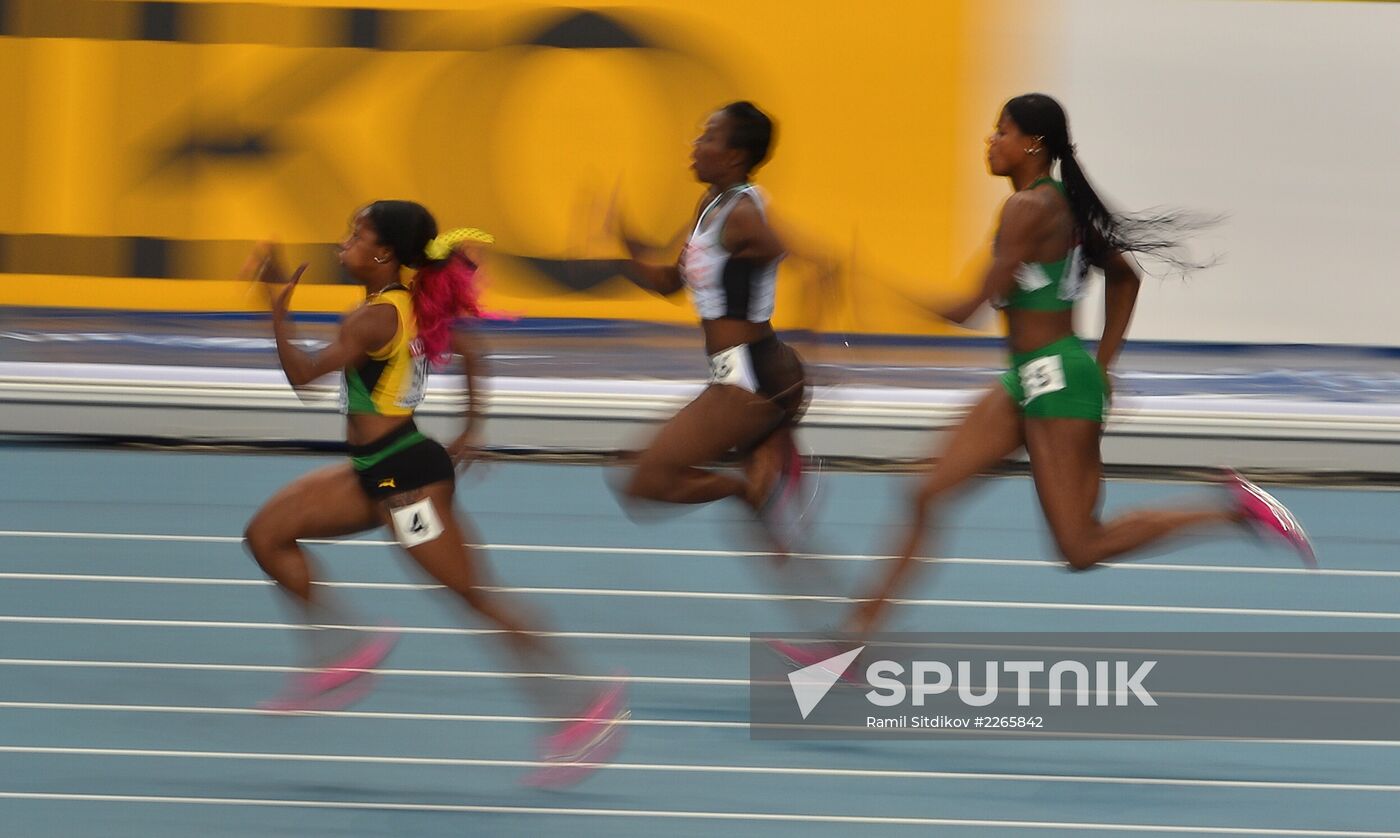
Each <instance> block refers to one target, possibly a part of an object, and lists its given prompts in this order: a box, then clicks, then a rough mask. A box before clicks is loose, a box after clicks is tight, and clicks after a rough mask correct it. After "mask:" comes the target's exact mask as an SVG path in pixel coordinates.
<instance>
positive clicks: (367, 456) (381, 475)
mask: <svg viewBox="0 0 1400 838" xmlns="http://www.w3.org/2000/svg"><path fill="white" fill-rule="evenodd" d="M473 234H475V235H476V236H478V237H480V235H481V234H479V233H478V232H477V231H470V230H461V231H453V232H451V233H447V234H445V235H443V236H438V232H437V222H436V221H434V219H433V217H432V215H430V214H429V213H428V211H427V210H426V209H424V208H423V207H422V206H420V205H419V204H416V203H412V202H409V201H376V202H374V203H372V204H370V205H369V206H367V207H365V208H364V209H362V210H360V211H359V213H358V214H357V215H356V216H355V218H354V222H353V228H352V230H351V232H350V235H349V237H348V238H347V239H346V240H345V241H344V243H343V244H342V245H341V247H340V262H341V264H342V265H344V266H345V269H346V271H347V272H348V273H349V275H350V276H351V277H353V278H354V279H355V280H357V281H358V282H360V283H362V284H363V285H364V286H365V301H364V303H363V304H362V305H360V306H359V307H358V308H356V309H355V310H353V311H351V312H350V313H349V314H347V315H346V316H345V319H344V321H343V322H342V323H341V326H340V330H339V333H338V334H337V335H336V337H335V339H334V340H333V341H332V342H331V344H330V345H329V346H328V347H326V348H325V349H324V350H322V351H321V352H319V353H317V354H314V355H313V354H309V353H307V352H305V351H303V350H302V349H300V348H298V347H297V346H296V344H295V338H294V334H293V328H292V323H291V321H290V319H289V318H288V316H287V312H288V308H289V306H290V303H291V298H292V294H293V292H294V291H295V290H296V284H297V280H298V279H299V278H300V277H301V274H302V272H303V271H304V270H305V268H306V266H305V265H302V266H301V267H300V268H298V269H297V271H296V272H295V273H294V274H293V275H292V277H291V279H290V280H288V281H287V282H286V283H285V285H283V286H282V287H281V288H280V290H279V289H277V288H276V287H275V285H274V283H275V284H281V282H282V277H283V274H282V269H281V265H280V264H279V260H278V258H277V254H276V252H275V251H274V250H273V249H271V248H270V247H265V248H263V249H262V250H261V252H260V253H259V254H258V256H259V257H260V258H261V269H260V270H261V274H262V278H263V279H264V280H265V281H266V282H267V283H269V284H268V285H266V288H267V289H268V295H269V300H270V303H271V307H272V323H273V331H274V333H275V335H276V339H277V355H278V359H279V361H280V362H281V365H282V369H283V370H284V371H285V372H286V375H287V380H288V381H289V382H290V383H291V385H292V386H293V387H301V386H303V385H306V384H309V383H311V382H313V381H315V380H317V379H319V378H321V377H322V376H326V375H330V374H333V373H335V374H339V376H340V378H341V387H342V389H341V409H342V411H343V412H344V413H345V431H346V441H347V442H348V444H349V449H350V451H349V453H350V458H349V461H348V462H346V463H344V464H341V465H337V466H328V467H326V468H324V469H321V470H320V471H316V472H313V473H311V474H308V475H306V476H305V477H302V478H301V479H299V480H297V481H295V482H294V483H292V484H291V485H289V486H287V487H286V488H284V489H283V490H282V491H280V492H279V493H277V494H276V495H275V496H273V498H272V499H271V500H269V501H268V502H267V503H266V504H264V505H263V507H262V508H261V509H260V510H258V512H257V514H256V515H254V516H253V519H252V521H251V522H250V523H249V524H248V528H247V531H246V533H245V536H244V540H245V543H246V544H247V547H248V549H249V551H250V552H251V553H252V554H253V557H254V558H255V559H256V560H257V562H258V564H259V565H260V566H261V567H262V569H263V570H264V571H265V572H266V573H267V574H268V576H270V577H272V579H273V580H275V581H276V582H277V584H278V586H279V587H280V588H281V589H282V590H284V591H286V592H287V593H288V594H290V597H291V599H292V600H293V601H294V602H295V603H296V605H297V606H298V608H299V610H300V612H301V614H302V616H303V618H304V620H305V622H306V623H307V624H308V625H309V626H311V627H321V628H320V629H319V630H313V631H311V632H309V634H310V635H311V636H312V638H313V644H312V645H313V648H312V657H313V665H314V670H313V671H311V672H310V673H308V674H305V675H299V676H297V677H295V678H294V679H293V680H292V682H291V685H290V689H289V691H288V692H287V694H286V695H285V696H283V697H281V698H279V699H276V700H274V701H272V702H269V703H268V705H266V706H267V708H268V709H273V710H296V709H314V708H325V707H334V706H343V705H344V704H346V703H348V702H349V701H353V700H354V699H356V698H358V697H360V695H362V694H363V693H364V692H366V691H367V686H366V685H367V683H368V679H366V678H363V677H362V676H365V675H367V674H368V673H369V672H370V671H371V670H373V669H374V668H375V667H376V666H378V665H379V664H380V663H381V662H382V661H383V660H384V658H385V657H386V656H387V655H388V654H389V652H390V650H391V649H392V647H393V643H394V638H393V635H392V633H390V632H379V633H375V634H371V635H369V637H368V639H360V638H363V637H364V635H362V634H359V633H356V632H353V631H346V630H343V629H335V628H325V627H336V626H353V625H355V621H354V620H353V619H351V618H348V617H347V616H346V615H345V614H344V613H343V611H341V609H339V608H338V607H337V606H336V605H335V604H334V603H333V602H332V601H331V600H330V599H329V597H328V596H327V592H326V590H325V589H324V588H323V587H313V585H312V570H311V563H310V561H309V558H308V556H307V554H306V552H305V551H304V550H303V549H302V547H301V545H300V544H299V543H298V540H299V539H304V538H332V537H337V536H345V535H350V534H352V533H358V532H361V531H364V530H369V529H372V528H375V527H378V526H381V525H384V526H387V527H389V528H390V529H391V530H392V531H393V533H394V536H395V538H396V539H397V540H398V542H399V544H400V545H401V546H402V547H403V549H404V550H405V551H406V552H407V553H408V555H409V556H410V557H412V559H413V560H414V561H415V562H417V563H418V565H419V566H421V567H422V568H423V570H424V571H426V572H427V573H428V574H429V575H430V576H432V577H433V578H434V579H436V580H437V581H438V582H441V583H442V584H443V585H444V586H446V587H447V588H448V589H449V590H450V591H451V592H452V593H454V594H456V595H457V597H459V598H460V600H461V603H462V604H463V605H464V606H466V607H467V609H468V610H470V611H474V612H475V613H476V614H478V615H479V616H481V617H483V618H485V619H486V620H487V621H488V622H489V623H491V624H493V625H494V626H495V627H497V628H498V629H500V630H501V631H502V632H503V637H504V638H505V639H506V641H507V643H508V645H509V647H510V651H511V652H512V653H513V654H514V656H515V658H516V659H517V661H518V662H519V663H520V664H521V668H522V671H524V672H561V671H563V670H561V669H558V668H549V667H550V666H551V665H554V666H557V665H559V664H560V663H562V661H561V660H560V659H559V658H558V656H557V655H555V654H554V653H553V650H552V649H550V648H546V646H545V645H544V643H543V641H542V640H541V639H540V637H539V636H538V635H537V634H535V633H534V632H532V631H530V630H528V629H527V627H526V625H525V623H524V622H522V620H521V619H520V618H519V617H518V615H517V614H515V613H513V612H512V611H510V610H507V609H506V608H505V607H503V605H502V603H501V602H500V601H499V600H498V599H497V598H496V597H494V596H492V595H489V594H488V593H487V592H485V591H483V590H482V587H481V586H482V585H484V584H487V583H486V581H485V580H484V579H483V573H484V569H483V568H481V567H480V566H479V565H478V563H477V562H476V560H475V559H474V557H473V555H472V553H471V551H470V550H469V549H468V548H467V547H466V546H465V544H464V542H465V541H466V540H467V537H466V536H467V534H468V533H469V527H468V525H467V524H466V522H465V521H463V520H459V518H458V517H457V515H456V514H455V512H454V509H453V502H452V497H453V490H454V488H455V482H456V481H455V473H454V465H455V466H461V467H464V466H466V465H467V464H469V463H470V461H471V459H472V457H473V456H474V454H475V452H476V439H477V433H478V429H479V417H480V409H479V404H478V402H479V401H480V399H479V396H478V388H477V380H478V370H477V366H478V356H477V352H476V350H475V348H474V347H473V345H472V339H471V336H470V335H469V333H467V332H465V331H462V330H457V331H455V332H454V330H453V329H452V326H453V323H454V321H455V320H456V318H458V317H459V316H472V315H477V314H479V309H478V306H477V292H476V285H475V274H476V264H475V263H474V262H473V261H471V259H470V258H468V257H467V256H466V255H465V254H464V253H462V252H460V251H459V250H458V245H460V244H462V243H463V242H469V241H471V240H472V237H473ZM405 268H407V269H410V270H413V271H415V273H414V274H413V276H412V278H411V280H407V281H406V280H405V277H404V275H403V273H404V269H405ZM454 349H455V350H456V352H457V353H458V354H460V355H461V356H462V359H463V371H464V372H465V374H466V379H467V387H468V408H467V416H466V428H465V430H464V431H463V432H462V434H461V435H460V436H458V437H457V438H456V439H455V440H454V441H453V442H452V444H451V445H449V446H448V447H447V448H446V449H444V448H443V447H442V446H441V445H439V444H438V443H436V442H434V441H433V440H431V439H429V438H428V437H426V436H424V435H423V434H422V433H421V432H420V431H419V430H418V428H417V427H416V426H415V425H414V422H413V411H414V408H415V407H417V406H418V404H419V402H421V401H422V399H423V395H424V391H425V389H426V387H427V379H428V369H429V364H430V363H431V362H434V361H442V360H446V359H447V357H448V356H449V354H450V351H451V350H454ZM523 680H525V681H527V682H528V681H530V680H531V679H523ZM563 689H564V684H563V683H562V682H560V683H558V684H556V685H554V687H553V688H551V689H550V690H549V693H550V694H549V695H548V696H542V695H536V696H534V697H535V698H536V699H538V700H540V701H541V702H542V703H543V704H544V705H545V707H544V709H546V710H548V711H550V712H551V713H556V714H558V715H560V716H563V717H566V718H570V717H571V718H573V719H574V720H573V721H571V722H568V723H565V724H563V725H562V727H561V728H560V730H559V731H558V732H556V733H555V734H553V735H552V736H549V737H547V738H546V739H545V741H544V744H543V748H542V750H543V753H544V756H545V758H546V760H548V761H549V762H550V763H551V766H550V767H548V768H546V769H545V770H543V771H541V772H539V773H538V774H537V775H535V776H534V777H532V778H531V779H532V781H538V782H540V783H544V784H552V783H555V782H568V781H570V780H572V779H576V778H578V777H581V776H582V774H584V773H586V772H587V765H585V766H583V768H582V769H580V767H579V764H580V763H585V764H588V763H596V762H597V761H598V760H600V759H605V758H607V756H609V755H610V754H611V753H613V752H615V751H616V748H617V745H618V736H617V735H616V734H617V733H618V724H617V723H618V721H619V720H620V719H621V718H622V717H623V716H625V715H626V709H625V707H624V704H623V696H622V690H621V687H620V686H613V687H610V688H609V689H606V690H604V691H603V692H602V694H601V695H598V696H596V697H594V698H593V700H592V701H591V702H588V701H587V700H586V699H585V700H581V701H578V703H576V704H572V706H570V704H569V702H568V699H566V698H565V697H564V696H562V695H561V692H562V690H563ZM550 704H552V705H553V706H550ZM585 706H586V709H583V708H584V707H585ZM581 709H583V712H581V713H580V712H577V711H579V710H581ZM570 711H573V712H570Z"/></svg>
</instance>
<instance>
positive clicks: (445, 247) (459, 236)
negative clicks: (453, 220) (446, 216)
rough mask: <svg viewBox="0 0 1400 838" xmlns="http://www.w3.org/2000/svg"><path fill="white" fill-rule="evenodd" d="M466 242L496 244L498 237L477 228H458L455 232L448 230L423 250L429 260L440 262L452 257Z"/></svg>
mask: <svg viewBox="0 0 1400 838" xmlns="http://www.w3.org/2000/svg"><path fill="white" fill-rule="evenodd" d="M464 242H473V243H475V244H495V243H496V237H495V236H493V235H491V234H490V233H488V232H486V231H485V230H478V229H477V228H475V227H458V228H457V229H455V230H448V231H447V232H446V233H443V234H442V235H440V236H438V237H437V238H435V239H433V240H432V241H430V242H428V246H427V247H426V248H424V249H423V252H424V253H425V254H427V257H428V258H429V259H432V260H434V261H438V260H441V259H446V258H447V257H448V256H451V255H452V251H453V250H455V249H456V248H457V245H459V244H462V243H464Z"/></svg>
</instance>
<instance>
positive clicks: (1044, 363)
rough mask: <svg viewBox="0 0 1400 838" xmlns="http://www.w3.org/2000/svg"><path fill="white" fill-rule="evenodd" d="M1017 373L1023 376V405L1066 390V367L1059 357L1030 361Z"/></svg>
mask: <svg viewBox="0 0 1400 838" xmlns="http://www.w3.org/2000/svg"><path fill="white" fill-rule="evenodd" d="M1017 373H1019V374H1020V376H1021V392H1022V393H1023V396H1022V398H1021V404H1023V405H1024V404H1029V403H1030V402H1031V400H1032V399H1035V398H1037V397H1039V396H1043V395H1045V394H1046V393H1054V392H1056V391H1057V390H1063V389H1065V367H1064V363H1063V362H1061V360H1060V356H1059V355H1047V356H1046V357H1044V358H1036V359H1035V360H1034V361H1028V362H1026V363H1025V364H1022V365H1021V368H1020V369H1018V370H1017Z"/></svg>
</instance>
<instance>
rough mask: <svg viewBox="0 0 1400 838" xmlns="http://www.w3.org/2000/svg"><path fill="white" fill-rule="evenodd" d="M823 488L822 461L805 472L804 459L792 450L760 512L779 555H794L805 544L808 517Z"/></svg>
mask: <svg viewBox="0 0 1400 838" xmlns="http://www.w3.org/2000/svg"><path fill="white" fill-rule="evenodd" d="M820 486H821V461H820V460H814V461H813V464H812V467H811V468H804V467H803V465H802V455H801V454H799V453H798V451H797V448H796V447H793V448H792V449H791V450H790V451H789V452H788V456H787V459H786V461H785V462H784V463H783V467H782V469H781V470H780V471H779V472H778V477H777V479H776V480H775V481H774V482H773V488H771V489H769V490H768V495H767V496H766V497H765V498H764V499H763V502H762V503H761V504H760V505H759V507H758V509H757V513H758V520H759V522H761V523H762V524H763V528H764V529H765V530H766V531H767V532H768V537H769V538H770V539H771V540H772V542H773V546H774V547H776V548H777V550H778V552H780V553H785V554H787V555H793V554H795V553H798V552H801V550H802V548H803V546H804V544H805V538H804V536H805V534H806V529H807V524H808V523H809V522H808V521H807V517H808V514H809V513H810V512H811V511H812V510H813V508H814V507H815V506H816V503H817V495H818V493H819V490H820Z"/></svg>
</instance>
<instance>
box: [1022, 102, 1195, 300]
mask: <svg viewBox="0 0 1400 838" xmlns="http://www.w3.org/2000/svg"><path fill="white" fill-rule="evenodd" d="M1004 112H1005V113H1006V115H1007V116H1008V117H1010V118H1011V121H1012V122H1014V123H1016V127H1017V128H1019V129H1021V133H1023V134H1028V135H1030V136H1032V137H1038V138H1040V141H1041V143H1042V144H1043V145H1044V148H1045V150H1046V151H1047V152H1048V153H1049V155H1050V160H1051V162H1054V161H1057V160H1058V161H1059V163H1060V179H1061V180H1063V181H1064V184H1065V198H1066V199H1067V200H1068V201H1069V207H1070V212H1072V213H1073V214H1074V223H1075V227H1076V228H1077V230H1078V232H1079V234H1080V238H1081V239H1082V240H1083V241H1084V242H1085V244H1086V246H1087V247H1088V249H1089V252H1090V254H1091V256H1093V257H1094V258H1095V259H1096V260H1097V259H1098V258H1100V257H1101V256H1102V255H1103V254H1104V253H1105V252H1107V251H1110V250H1117V251H1120V252H1122V253H1138V254H1143V255H1147V256H1151V257H1153V258H1156V259H1160V260H1162V261H1163V262H1165V263H1167V264H1168V265H1170V266H1172V267H1173V268H1175V269H1176V270H1178V271H1182V272H1184V273H1185V272H1190V271H1193V270H1198V269H1200V268H1205V267H1209V266H1210V265H1213V264H1215V262H1216V261H1217V260H1216V259H1211V260H1209V261H1207V262H1200V261H1197V260H1195V259H1192V258H1191V257H1190V254H1189V253H1187V252H1186V250H1185V244H1184V239H1185V238H1186V236H1187V235H1189V234H1190V233H1194V232H1197V231H1199V230H1202V229H1205V228H1208V227H1212V226H1214V225H1215V224H1217V223H1219V221H1220V220H1221V219H1220V218H1219V217H1218V216H1215V217H1212V216H1202V215H1199V214H1196V213H1193V212H1189V211H1186V210H1178V209H1165V210H1149V211H1147V212H1142V213H1118V212H1114V211H1112V210H1110V209H1109V208H1108V207H1107V206H1106V205H1105V204H1104V202H1103V199H1101V198H1100V197H1099V195H1098V193H1097V192H1095V191H1094V187H1092V186H1090V185H1089V179H1088V178H1087V177H1085V176H1084V170H1083V168H1081V167H1080V165H1079V160H1078V158H1076V157H1075V154H1074V144H1073V143H1072V142H1070V137H1069V119H1068V118H1067V117H1066V116H1065V110H1064V108H1062V107H1060V103H1059V102H1056V101H1055V100H1054V99H1052V98H1051V97H1049V96H1046V95H1045V94H1044V93H1027V94H1024V95H1022V96H1017V97H1016V98H1014V99H1012V100H1011V101H1009V102H1007V103H1006V107H1005V108H1004Z"/></svg>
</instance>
